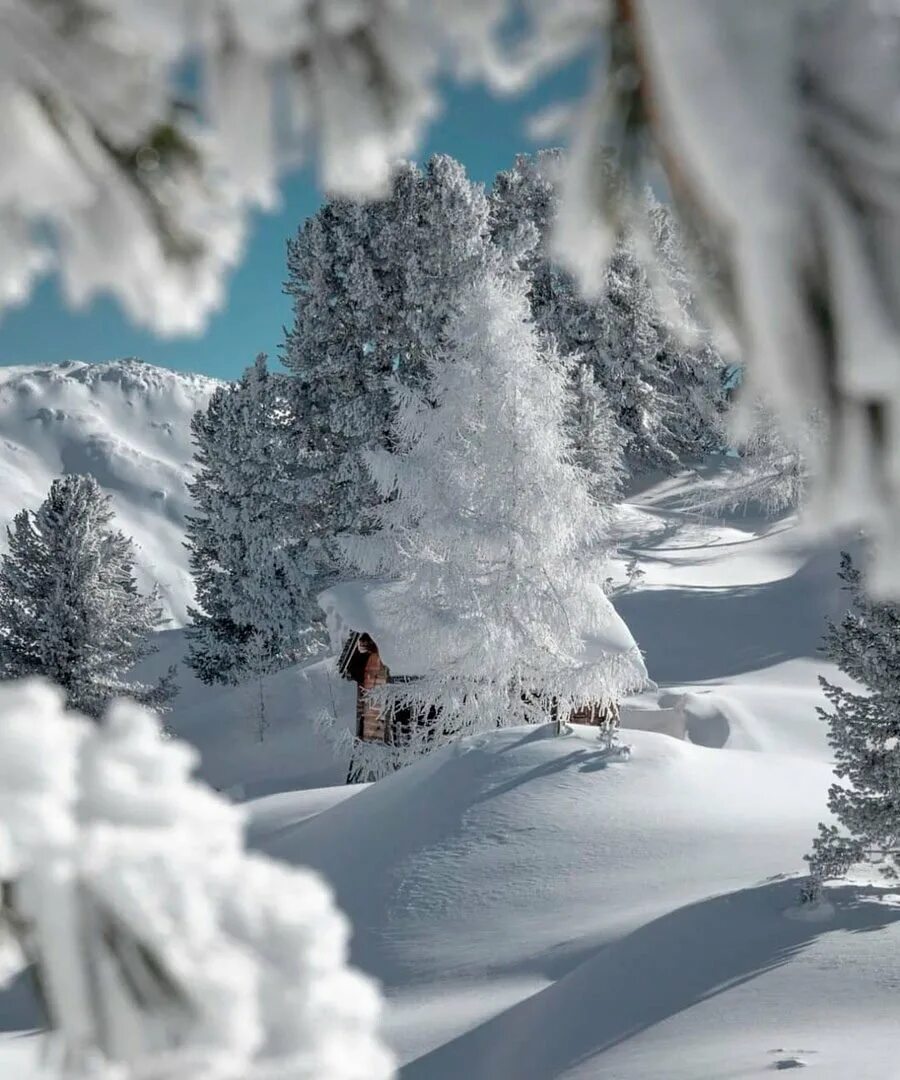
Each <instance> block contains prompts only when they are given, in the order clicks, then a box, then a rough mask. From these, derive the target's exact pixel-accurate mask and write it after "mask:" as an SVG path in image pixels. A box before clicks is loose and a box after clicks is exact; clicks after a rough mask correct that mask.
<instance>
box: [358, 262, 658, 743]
mask: <svg viewBox="0 0 900 1080" xmlns="http://www.w3.org/2000/svg"><path fill="white" fill-rule="evenodd" d="M569 378H570V374H569V371H568V369H567V364H566V362H565V361H564V360H562V359H561V358H560V357H559V355H558V354H557V352H556V350H555V349H554V348H553V346H552V344H551V343H549V342H548V341H547V340H546V339H544V338H542V336H541V335H540V334H539V333H538V331H537V329H536V327H535V326H534V324H533V322H532V320H531V315H530V311H529V305H528V298H527V295H526V285H525V282H524V281H523V280H518V281H516V280H515V279H511V278H510V277H509V276H508V275H499V274H494V273H485V274H482V275H480V276H479V277H478V278H477V279H475V280H474V281H473V282H470V283H468V284H467V285H466V286H465V287H464V288H463V290H462V292H461V294H460V297H459V300H458V303H457V305H455V309H454V312H453V314H452V315H451V317H450V319H449V322H448V324H447V327H446V330H445V341H444V345H443V347H442V348H441V349H440V350H439V352H438V353H437V355H435V356H434V357H432V358H431V359H430V361H429V366H428V381H427V383H426V386H425V387H424V389H423V390H422V391H421V392H416V391H414V390H410V389H409V388H408V387H403V386H402V385H400V384H399V383H395V384H394V393H395V396H396V399H397V405H398V408H397V414H396V417H395V421H394V427H393V443H394V449H393V450H391V451H388V450H379V451H371V452H369V454H368V455H367V462H368V465H369V468H370V470H371V473H372V476H373V478H374V480H375V482H376V483H377V485H378V489H379V491H380V492H381V493H382V495H383V497H384V501H383V502H382V503H381V504H380V506H379V507H378V508H377V510H376V511H375V512H374V515H373V518H374V520H373V525H374V529H373V531H372V532H371V533H369V534H367V535H362V536H358V535H357V536H348V537H345V538H344V540H343V546H344V550H345V553H346V555H347V557H348V559H349V561H350V562H351V564H352V565H353V566H354V567H356V568H357V569H359V570H361V571H362V572H363V573H365V574H367V575H372V576H381V575H383V576H386V577H388V578H390V579H394V580H395V581H396V583H397V584H396V586H395V589H394V591H393V592H392V593H391V595H392V597H393V599H392V600H391V601H390V605H389V610H386V611H385V612H384V613H383V614H384V617H385V618H387V619H390V620H391V624H392V626H393V627H394V632H395V633H400V634H402V635H406V636H407V637H408V640H409V641H410V642H411V643H413V642H414V643H415V652H416V654H417V655H420V656H422V657H423V658H425V670H422V671H417V672H415V674H416V675H418V676H421V678H417V679H415V680H413V681H409V682H393V683H388V685H387V686H385V687H380V688H378V689H377V690H374V691H372V692H371V693H373V695H375V696H376V698H377V700H378V701H380V702H381V703H382V705H383V706H384V707H385V708H387V709H388V710H389V711H390V710H404V711H405V710H409V711H410V712H411V713H412V715H413V716H418V717H423V716H428V715H431V716H432V717H434V718H435V719H434V721H433V723H430V724H424V725H419V726H418V727H416V726H415V725H414V726H413V736H412V738H411V740H410V742H409V744H408V746H407V747H406V749H407V752H408V753H409V754H415V753H416V752H420V751H422V750H424V749H428V748H430V747H433V746H434V745H435V743H436V742H440V741H441V740H443V739H446V738H450V737H454V736H457V735H459V734H464V733H468V732H471V731H476V730H480V729H488V728H495V727H497V726H502V725H506V724H517V723H523V722H541V721H544V720H548V719H550V718H551V717H565V716H566V715H567V714H568V711H569V710H570V709H572V708H575V707H577V706H579V705H583V704H587V703H591V702H608V701H610V700H614V699H616V698H618V696H619V695H620V694H621V693H623V692H626V691H628V690H631V689H634V688H635V687H636V686H637V685H639V684H640V683H641V681H642V679H643V665H642V662H641V659H640V654H639V653H638V651H637V648H636V647H635V646H634V644H633V642H632V641H631V639H630V637H629V636H628V635H627V632H626V631H625V630H624V627H622V625H621V623H619V622H618V617H617V616H616V615H615V613H614V612H613V610H612V606H611V605H610V602H609V600H608V598H607V597H606V595H605V593H604V591H603V586H602V582H603V574H602V572H601V570H600V566H599V565H598V564H601V563H602V555H603V553H604V550H605V548H606V538H605V535H604V519H603V514H602V512H601V508H600V507H599V506H598V504H597V503H596V502H595V501H594V499H593V498H592V497H591V494H590V491H589V488H590V477H589V476H588V475H587V474H586V473H585V472H584V470H582V469H581V468H579V467H578V466H577V465H575V464H574V463H573V461H572V460H571V459H572V449H571V446H570V443H569V441H568V439H567V434H566V415H567V408H568V400H567V397H568V384H569ZM608 632H609V633H610V634H611V636H610V638H609V639H607V642H608V641H612V640H613V639H617V643H618V645H619V646H622V647H621V648H613V647H610V648H608V649H607V648H605V647H601V648H600V649H598V650H597V651H596V652H593V653H591V652H588V653H586V652H585V649H584V638H585V637H593V638H594V639H595V640H601V641H602V640H604V635H605V634H606V633H608ZM617 635H618V638H616V636H617ZM623 636H624V638H625V639H626V640H625V641H624V642H623V641H622V638H623ZM359 749H361V750H362V751H363V752H365V751H366V750H371V749H372V747H371V746H370V745H369V744H363V747H361V748H359ZM392 753H393V754H394V755H396V750H394V751H392Z"/></svg>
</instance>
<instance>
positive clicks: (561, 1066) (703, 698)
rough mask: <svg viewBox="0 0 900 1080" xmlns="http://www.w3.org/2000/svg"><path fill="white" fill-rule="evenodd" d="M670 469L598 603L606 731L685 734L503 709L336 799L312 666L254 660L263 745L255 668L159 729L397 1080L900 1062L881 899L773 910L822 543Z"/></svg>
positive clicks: (335, 699) (821, 747)
mask: <svg viewBox="0 0 900 1080" xmlns="http://www.w3.org/2000/svg"><path fill="white" fill-rule="evenodd" d="M692 484H693V481H692V480H691V479H690V478H679V479H676V480H668V479H667V480H663V481H660V482H658V483H655V484H652V485H649V486H648V487H647V489H646V490H645V491H643V492H641V493H638V494H636V495H635V496H634V497H633V498H632V499H631V500H630V501H629V503H628V504H627V505H626V506H625V508H624V509H623V511H622V514H621V517H620V521H619V526H618V527H619V533H620V536H619V539H620V542H621V545H622V564H624V563H625V562H626V561H627V560H630V559H631V558H632V557H634V558H636V559H637V560H638V565H639V567H640V569H641V571H642V572H643V575H644V576H643V578H642V579H641V580H640V581H639V582H638V583H637V585H636V587H635V588H633V589H631V590H630V591H627V592H625V593H624V594H622V595H621V596H620V597H618V598H617V601H616V603H617V607H618V609H619V611H620V613H621V614H622V615H623V617H624V619H625V621H626V623H627V624H628V626H629V629H630V630H631V631H632V633H633V634H634V637H635V639H636V640H637V642H638V644H639V645H640V647H641V648H642V649H643V650H644V653H645V657H646V662H647V667H648V670H649V673H650V675H651V677H652V678H654V679H655V680H656V681H657V683H658V684H659V691H658V692H654V693H649V694H644V695H641V696H640V697H638V698H635V699H632V700H630V701H629V702H627V703H626V705H625V707H624V708H623V714H622V715H623V724H624V726H625V727H626V728H627V727H629V726H634V727H640V728H651V729H652V728H654V727H655V728H657V729H659V730H666V731H679V730H680V731H684V732H686V733H687V736H688V739H689V740H690V741H681V740H676V739H674V738H671V737H669V736H668V735H663V734H658V733H655V732H654V731H653V730H650V731H647V730H641V731H634V730H628V731H625V732H624V733H623V741H625V742H627V743H629V744H630V745H631V746H632V747H633V753H632V756H631V757H630V758H629V759H628V760H610V759H609V758H608V757H606V756H604V754H603V753H602V751H601V748H600V746H599V744H598V743H597V742H596V739H595V735H594V733H593V732H592V731H591V730H590V729H587V728H574V729H573V730H572V733H571V734H568V735H565V736H562V737H559V738H553V737H549V735H550V733H549V732H548V731H546V730H543V729H513V730H507V731H504V732H499V733H497V734H492V735H486V736H480V737H477V738H474V739H470V740H468V742H466V743H464V744H462V745H460V746H457V747H448V748H445V749H444V750H442V751H440V752H439V753H437V754H435V755H433V756H432V757H431V758H429V759H427V760H424V761H422V762H421V763H419V764H417V765H415V766H413V767H411V768H409V769H407V770H405V771H403V772H402V773H400V774H398V775H397V776H395V777H391V778H390V779H388V780H386V781H382V782H380V783H378V784H375V785H371V786H368V787H363V786H360V787H359V788H356V789H353V790H352V791H348V789H347V788H346V787H344V786H343V785H342V783H341V781H342V779H343V776H344V775H345V774H346V762H343V761H335V760H334V759H333V758H332V757H331V756H330V751H329V748H328V746H327V745H326V744H325V743H324V741H323V739H322V738H321V736H319V735H317V734H316V732H315V731H314V728H313V722H314V720H315V717H316V716H317V715H318V714H319V713H321V712H322V711H326V712H329V713H331V714H337V715H338V716H339V717H342V718H343V719H344V720H345V722H347V723H350V722H352V715H353V693H352V687H351V686H350V685H349V684H348V683H346V682H343V681H341V680H339V679H337V678H335V676H334V672H333V669H332V668H331V667H330V666H329V663H328V662H327V661H319V662H317V663H315V664H311V665H307V666H305V667H302V668H297V669H291V670H288V671H284V672H280V673H279V674H278V675H275V676H272V677H270V678H268V679H266V680H265V682H264V692H265V706H266V717H267V721H268V727H267V729H266V731H265V733H264V738H263V740H262V741H260V740H259V738H258V735H257V727H258V720H259V701H258V687H255V686H253V685H248V686H245V687H238V688H207V687H203V686H201V685H200V684H199V683H197V682H196V681H195V680H193V679H191V678H190V676H189V675H188V673H187V672H186V671H182V675H181V682H182V691H181V694H180V696H179V698H178V700H177V701H176V704H175V709H174V711H173V713H172V714H171V716H170V718H169V719H170V722H171V724H172V726H173V727H174V728H175V730H176V731H177V732H178V733H179V734H180V735H182V736H184V737H186V738H188V739H190V740H191V741H192V742H194V743H195V744H196V745H197V746H198V747H199V748H200V749H201V751H202V753H203V756H204V763H203V766H202V771H203V773H204V775H205V776H206V777H207V778H208V779H209V780H210V781H211V782H212V783H214V784H215V785H216V786H217V787H222V788H227V789H228V790H230V791H231V792H232V793H233V795H234V796H235V797H236V798H239V799H251V800H254V801H252V802H251V803H250V806H249V815H250V837H251V840H252V842H253V843H254V844H256V845H258V846H260V847H262V848H264V849H265V850H268V851H270V852H272V853H274V854H276V855H279V856H282V857H285V858H287V859H289V860H292V861H297V862H301V863H307V864H311V865H313V866H315V867H317V868H319V869H321V870H322V871H323V872H324V873H325V874H326V876H327V877H329V879H330V880H331V882H332V884H333V886H334V888H335V890H336V892H337V896H338V899H339V901H340V903H341V904H342V906H343V907H344V908H345V909H346V910H347V912H348V914H349V915H350V917H351V918H352V920H353V922H354V926H355V935H356V936H355V942H354V959H355V961H356V962H357V963H358V964H360V965H361V966H362V967H363V968H364V969H366V970H367V971H369V972H370V973H372V974H374V975H376V976H377V977H378V978H379V979H381V980H382V982H383V984H384V987H385V990H386V992H387V994H388V998H389V1003H390V1008H389V1015H388V1022H389V1035H390V1039H391V1041H392V1043H393V1045H394V1047H395V1048H396V1050H397V1052H398V1054H399V1056H400V1058H401V1060H402V1061H403V1062H404V1063H405V1065H404V1071H403V1076H404V1077H407V1078H409V1080H457V1078H459V1077H464V1078H466V1080H555V1078H557V1077H559V1078H564V1080H593V1078H603V1080H663V1078H664V1080H753V1078H755V1080H765V1078H766V1077H768V1076H771V1075H772V1073H773V1072H774V1071H779V1070H782V1069H788V1068H794V1067H801V1066H803V1065H806V1066H809V1067H811V1068H813V1069H814V1070H816V1071H815V1072H814V1073H813V1074H812V1075H814V1076H821V1077H827V1078H829V1080H847V1078H849V1077H853V1078H854V1080H856V1078H859V1080H900V1065H898V1064H897V1055H896V1046H897V1037H896V1034H895V1028H896V1023H895V1013H896V1004H895V998H896V993H897V989H898V987H900V926H898V920H900V907H898V906H897V898H896V897H892V896H891V895H890V894H889V893H886V892H885V891H884V890H882V889H878V888H875V887H874V886H873V885H872V884H871V883H868V884H867V883H866V882H865V881H863V880H862V879H861V884H858V885H856V886H853V887H851V886H841V887H839V888H836V889H834V890H832V891H831V902H830V905H829V906H826V907H825V908H824V909H823V910H822V911H820V912H818V914H817V917H816V918H814V919H809V918H797V917H795V916H796V909H795V899H796V896H797V888H798V886H797V881H796V875H798V874H800V873H802V870H803V861H802V856H803V854H804V852H806V851H807V850H808V848H809V843H810V840H811V838H812V836H813V834H814V832H815V827H816V824H817V822H818V821H819V820H821V819H822V818H823V817H824V816H825V810H824V806H825V792H826V789H827V786H828V784H829V782H830V779H831V765H830V752H829V749H828V746H827V743H826V740H825V731H824V726H823V724H822V722H821V720H820V719H819V718H818V717H817V715H816V708H817V706H819V705H821V704H822V703H823V696H822V693H821V690H820V688H819V686H818V683H817V678H818V676H819V675H820V674H825V675H827V676H828V677H829V678H831V679H836V678H838V677H839V676H838V673H837V672H836V671H835V670H834V668H833V666H832V665H830V664H828V663H827V662H825V660H824V659H823V658H822V657H821V655H820V654H819V653H818V646H819V644H820V641H821V634H822V630H823V620H824V618H825V616H826V615H835V614H837V613H838V612H839V611H840V610H841V608H842V606H843V597H842V595H841V592H840V589H839V582H838V580H837V578H836V576H835V574H836V569H837V564H838V548H839V546H840V545H838V544H837V543H830V544H826V545H824V546H818V547H816V546H812V545H811V544H810V543H809V542H808V540H807V539H806V538H805V537H803V536H802V534H801V531H800V529H799V527H798V526H797V524H796V522H794V521H793V520H792V519H791V518H784V519H781V520H778V521H766V520H762V519H754V518H752V517H741V516H739V515H735V516H733V517H729V518H727V519H725V520H721V521H708V520H703V519H702V518H700V517H698V516H696V515H694V514H692V513H689V512H686V511H685V510H684V508H683V503H682V500H683V497H684V496H685V495H686V494H689V493H690V489H691V486H692ZM620 573H621V572H620ZM160 643H161V646H162V648H161V652H160V655H159V656H158V657H156V658H154V659H153V660H152V661H151V663H153V664H156V665H158V666H161V665H164V664H165V663H169V662H172V661H173V660H178V659H179V657H180V656H181V653H182V651H183V637H182V634H181V633H180V632H179V631H172V632H169V633H166V634H163V635H161V636H160ZM323 785H326V786H325V787H323ZM261 796H262V797H261ZM34 1022H35V1019H34V1012H33V1008H32V1006H31V1005H30V1003H29V999H28V996H27V993H26V991H25V989H24V988H23V987H22V986H20V985H17V986H16V987H14V988H13V990H12V992H10V993H7V994H5V995H3V996H2V997H0V1031H2V1030H5V1031H15V1030H21V1029H22V1028H23V1027H27V1026H29V1025H30V1024H33V1023H34ZM848 1033H852V1035H850V1034H848ZM9 1049H10V1050H11V1051H12V1052H14V1053H15V1054H16V1055H18V1056H21V1057H28V1056H29V1049H30V1048H29V1047H28V1046H26V1045H24V1044H23V1043H15V1044H10V1047H9ZM6 1052H7V1051H6V1049H5V1048H4V1049H3V1050H2V1053H0V1057H3V1060H4V1061H7V1060H10V1061H11V1059H9V1058H5V1057H4V1055H5V1054H6ZM10 1068H13V1069H16V1068H18V1066H17V1065H16V1064H15V1063H14V1062H12V1061H11V1064H10ZM0 1074H2V1068H0Z"/></svg>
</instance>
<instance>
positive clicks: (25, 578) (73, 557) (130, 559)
mask: <svg viewBox="0 0 900 1080" xmlns="http://www.w3.org/2000/svg"><path fill="white" fill-rule="evenodd" d="M112 521H113V510H112V506H111V502H110V498H109V496H108V495H104V494H103V492H102V491H101V490H100V487H99V486H98V484H97V481H96V480H95V479H94V478H93V477H91V476H77V475H71V476H64V477H62V478H61V479H59V480H54V481H53V483H52V484H51V486H50V493H49V494H48V496H47V498H46V499H45V500H44V502H43V503H41V505H40V506H39V507H38V509H37V510H36V511H34V512H31V511H28V510H22V511H21V512H20V513H18V514H17V515H16V516H15V518H14V519H13V523H12V525H11V526H10V527H9V528H8V529H7V538H8V547H9V550H8V551H7V553H6V554H5V555H3V556H2V559H0V678H3V679H20V678H25V677H27V676H32V675H41V676H44V677H45V678H47V679H50V680H52V681H53V682H54V683H56V684H57V685H58V686H60V687H62V689H63V691H64V692H65V695H66V701H67V703H68V705H69V706H70V707H71V708H73V709H78V710H79V711H81V712H83V713H85V714H87V715H88V716H93V717H97V716H99V715H100V713H101V712H102V711H103V709H104V708H105V707H106V704H107V702H109V701H110V700H112V699H113V698H115V697H118V696H120V695H127V696H128V697H132V698H134V699H135V700H136V701H139V702H142V703H144V704H148V705H152V706H154V707H155V708H157V709H159V708H164V707H165V706H166V704H167V702H168V701H169V700H170V699H171V698H172V697H173V696H174V694H175V692H176V687H175V685H174V682H173V676H174V668H171V669H170V670H169V673H168V675H166V676H164V677H163V678H162V679H160V681H159V682H158V683H157V684H156V685H154V686H147V685H144V684H142V683H140V682H136V681H134V680H131V679H129V678H128V675H127V672H128V670H129V668H131V667H132V666H133V665H134V664H135V663H137V661H139V660H141V659H143V658H144V657H145V656H148V655H150V654H151V653H153V652H155V651H156V648H155V646H154V644H153V639H152V635H153V631H154V630H155V629H157V628H158V627H159V625H160V623H161V622H162V609H161V607H160V604H159V600H158V595H157V592H156V590H155V589H154V590H153V592H151V593H150V594H149V595H148V596H143V595H142V594H141V593H140V592H139V591H138V587H137V582H136V580H135V571H134V547H133V545H132V542H131V541H130V540H129V539H128V538H127V537H126V536H125V535H124V534H123V533H121V532H119V531H118V530H117V529H115V528H113V525H112Z"/></svg>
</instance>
